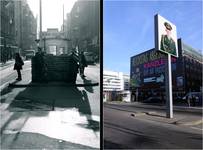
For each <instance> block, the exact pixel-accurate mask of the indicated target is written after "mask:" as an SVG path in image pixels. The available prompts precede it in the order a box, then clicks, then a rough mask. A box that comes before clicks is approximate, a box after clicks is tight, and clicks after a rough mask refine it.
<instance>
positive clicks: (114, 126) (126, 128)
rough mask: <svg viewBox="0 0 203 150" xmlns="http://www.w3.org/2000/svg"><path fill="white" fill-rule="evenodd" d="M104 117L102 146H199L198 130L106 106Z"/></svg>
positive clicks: (199, 134)
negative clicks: (133, 114) (132, 114)
mask: <svg viewBox="0 0 203 150" xmlns="http://www.w3.org/2000/svg"><path fill="white" fill-rule="evenodd" d="M134 109H136V108H134ZM138 111H141V108H140V109H139V110H138ZM142 111H143V110H142ZM145 111H146V110H145ZM103 116H104V117H103V118H104V126H103V129H104V148H105V149H119V148H120V149H131V148H133V149H202V134H201V133H202V131H201V130H196V129H192V128H188V127H183V126H177V125H173V124H168V123H162V122H159V121H152V120H149V119H146V118H142V117H141V116H140V117H136V116H131V112H128V111H124V110H122V109H118V107H117V108H116V109H115V108H111V107H108V106H107V105H104V115H103Z"/></svg>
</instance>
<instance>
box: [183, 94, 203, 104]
mask: <svg viewBox="0 0 203 150" xmlns="http://www.w3.org/2000/svg"><path fill="white" fill-rule="evenodd" d="M192 97H195V103H196V104H197V105H202V92H189V93H187V94H186V95H185V96H184V97H183V98H182V100H183V101H187V99H188V98H190V99H191V98H192Z"/></svg>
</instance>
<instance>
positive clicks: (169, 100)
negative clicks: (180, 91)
mask: <svg viewBox="0 0 203 150" xmlns="http://www.w3.org/2000/svg"><path fill="white" fill-rule="evenodd" d="M165 77H166V78H165V90H166V117H167V118H173V97H172V74H171V55H170V54H167V61H166V68H165Z"/></svg>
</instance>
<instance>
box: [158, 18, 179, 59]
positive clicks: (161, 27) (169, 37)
mask: <svg viewBox="0 0 203 150" xmlns="http://www.w3.org/2000/svg"><path fill="white" fill-rule="evenodd" d="M155 38H156V39H155V41H156V44H155V47H156V49H157V50H159V51H162V52H164V53H167V54H171V55H173V56H175V57H178V46H177V31H176V26H175V25H174V24H173V23H171V22H170V21H168V20H166V19H165V18H163V17H162V16H160V15H156V16H155Z"/></svg>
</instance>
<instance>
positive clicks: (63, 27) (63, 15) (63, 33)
mask: <svg viewBox="0 0 203 150" xmlns="http://www.w3.org/2000/svg"><path fill="white" fill-rule="evenodd" d="M63 34H65V30H64V4H63Z"/></svg>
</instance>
